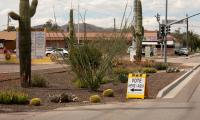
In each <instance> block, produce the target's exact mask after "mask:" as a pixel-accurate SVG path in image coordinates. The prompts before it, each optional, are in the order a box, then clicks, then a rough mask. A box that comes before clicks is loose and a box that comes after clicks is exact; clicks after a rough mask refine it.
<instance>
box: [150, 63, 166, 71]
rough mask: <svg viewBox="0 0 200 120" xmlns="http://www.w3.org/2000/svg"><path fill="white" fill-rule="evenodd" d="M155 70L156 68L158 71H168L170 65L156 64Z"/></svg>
mask: <svg viewBox="0 0 200 120" xmlns="http://www.w3.org/2000/svg"><path fill="white" fill-rule="evenodd" d="M153 67H154V68H156V69H157V70H166V69H167V68H168V64H166V63H155V64H154V66H153Z"/></svg>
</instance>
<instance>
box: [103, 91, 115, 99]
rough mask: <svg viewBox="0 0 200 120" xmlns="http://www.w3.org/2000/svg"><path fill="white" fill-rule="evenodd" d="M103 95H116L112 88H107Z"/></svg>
mask: <svg viewBox="0 0 200 120" xmlns="http://www.w3.org/2000/svg"><path fill="white" fill-rule="evenodd" d="M103 96H104V97H113V96H114V92H113V90H112V89H107V90H104V91H103Z"/></svg>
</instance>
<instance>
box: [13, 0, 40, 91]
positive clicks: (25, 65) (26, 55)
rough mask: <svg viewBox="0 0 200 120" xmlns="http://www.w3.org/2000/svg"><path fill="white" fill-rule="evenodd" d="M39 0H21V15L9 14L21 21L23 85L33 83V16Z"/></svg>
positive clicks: (21, 75) (20, 54)
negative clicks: (30, 0) (30, 1)
mask: <svg viewBox="0 0 200 120" xmlns="http://www.w3.org/2000/svg"><path fill="white" fill-rule="evenodd" d="M37 4H38V0H32V3H31V6H30V5H29V0H20V4H19V11H20V13H19V15H18V14H16V13H15V12H10V13H9V16H10V17H11V18H12V19H14V20H18V21H19V35H18V37H19V60H20V80H21V86H22V87H29V86H30V85H31V17H33V16H34V14H35V12H36V8H37Z"/></svg>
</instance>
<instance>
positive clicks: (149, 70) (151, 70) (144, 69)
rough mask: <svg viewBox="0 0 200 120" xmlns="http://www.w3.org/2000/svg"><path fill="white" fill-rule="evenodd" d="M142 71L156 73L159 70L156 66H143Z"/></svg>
mask: <svg viewBox="0 0 200 120" xmlns="http://www.w3.org/2000/svg"><path fill="white" fill-rule="evenodd" d="M141 72H143V73H156V72H157V70H156V69H155V68H142V69H141Z"/></svg>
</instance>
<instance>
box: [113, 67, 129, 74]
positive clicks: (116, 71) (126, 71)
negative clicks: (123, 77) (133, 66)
mask: <svg viewBox="0 0 200 120" xmlns="http://www.w3.org/2000/svg"><path fill="white" fill-rule="evenodd" d="M114 73H115V74H127V75H128V74H129V70H128V69H125V68H115V69H114Z"/></svg>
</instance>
